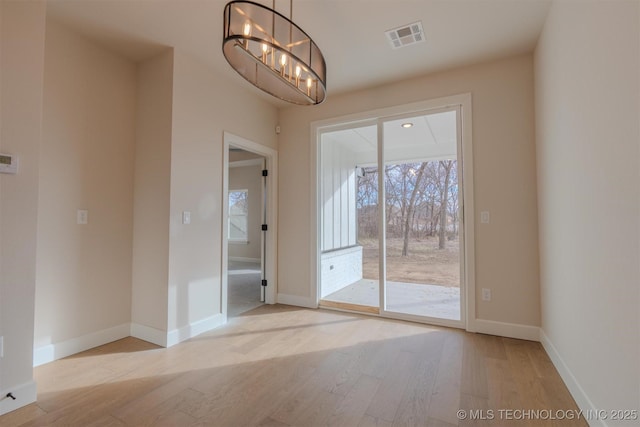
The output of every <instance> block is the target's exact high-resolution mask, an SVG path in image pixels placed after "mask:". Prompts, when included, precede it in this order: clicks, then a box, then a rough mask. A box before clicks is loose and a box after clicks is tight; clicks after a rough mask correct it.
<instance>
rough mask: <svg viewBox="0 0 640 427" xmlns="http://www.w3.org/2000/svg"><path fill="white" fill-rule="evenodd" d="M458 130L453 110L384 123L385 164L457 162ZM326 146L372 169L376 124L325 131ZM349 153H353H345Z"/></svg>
mask: <svg viewBox="0 0 640 427" xmlns="http://www.w3.org/2000/svg"><path fill="white" fill-rule="evenodd" d="M403 124H410V125H411V127H407V128H405V127H403V126H402V125H403ZM456 129H457V124H456V112H455V111H453V110H452V111H445V112H440V113H431V114H420V115H416V116H412V117H406V118H400V119H391V120H387V121H384V123H383V132H384V135H383V138H384V157H385V163H398V162H407V161H411V162H416V161H433V160H442V159H456V158H457V141H458V140H457V130H456ZM325 144H330V145H332V146H333V150H338V151H337V153H338V156H339V157H344V158H349V159H353V160H354V162H355V164H357V165H359V166H372V165H375V164H376V163H377V161H378V160H377V159H378V154H377V153H378V151H377V150H378V131H377V125H376V124H372V125H367V126H359V127H351V128H347V129H339V130H334V131H328V132H325V133H323V134H322V146H323V147H324V146H325ZM346 152H348V153H349V154H343V153H346Z"/></svg>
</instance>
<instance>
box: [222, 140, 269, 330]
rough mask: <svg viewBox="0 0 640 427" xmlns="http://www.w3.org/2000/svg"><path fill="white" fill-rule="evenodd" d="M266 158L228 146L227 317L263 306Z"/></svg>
mask: <svg viewBox="0 0 640 427" xmlns="http://www.w3.org/2000/svg"><path fill="white" fill-rule="evenodd" d="M264 169H265V158H264V157H263V156H260V155H258V154H255V153H252V152H250V151H246V150H243V149H242V148H238V147H236V146H233V145H231V146H229V196H228V203H229V209H228V227H227V230H228V234H227V238H228V247H227V251H228V252H227V253H228V254H229V262H228V264H227V268H228V269H227V272H228V273H227V289H228V294H227V295H228V301H227V315H228V317H236V316H238V315H239V314H242V313H244V312H246V311H249V310H252V309H254V308H257V307H259V306H260V305H262V304H263V303H264V289H263V287H262V276H263V275H262V272H263V270H264V265H263V262H262V261H263V258H264V256H263V249H264V248H263V244H262V243H263V242H262V240H263V239H262V236H261V234H262V230H261V226H262V224H263V223H265V221H266V220H265V218H264V212H265V208H266V199H265V196H266V194H265V191H264V181H265V177H263V176H262V171H263V170H264Z"/></svg>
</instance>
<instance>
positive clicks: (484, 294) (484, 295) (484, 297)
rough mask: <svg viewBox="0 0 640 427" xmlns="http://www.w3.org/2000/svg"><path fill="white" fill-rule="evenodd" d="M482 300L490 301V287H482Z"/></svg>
mask: <svg viewBox="0 0 640 427" xmlns="http://www.w3.org/2000/svg"><path fill="white" fill-rule="evenodd" d="M482 301H491V289H488V288H482Z"/></svg>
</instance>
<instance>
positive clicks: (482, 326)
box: [473, 319, 540, 341]
mask: <svg viewBox="0 0 640 427" xmlns="http://www.w3.org/2000/svg"><path fill="white" fill-rule="evenodd" d="M473 329H474V332H479V333H481V334H489V335H497V336H500V337H507V338H516V339H520V340H527V341H540V328H539V327H537V326H529V325H521V324H518V323H505V322H496V321H495V320H484V319H476V320H475V321H474V328H473Z"/></svg>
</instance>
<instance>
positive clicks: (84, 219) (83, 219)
mask: <svg viewBox="0 0 640 427" xmlns="http://www.w3.org/2000/svg"><path fill="white" fill-rule="evenodd" d="M76 222H77V223H78V224H80V225H86V224H88V223H89V211H88V210H86V209H78V212H77V213H76Z"/></svg>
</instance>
